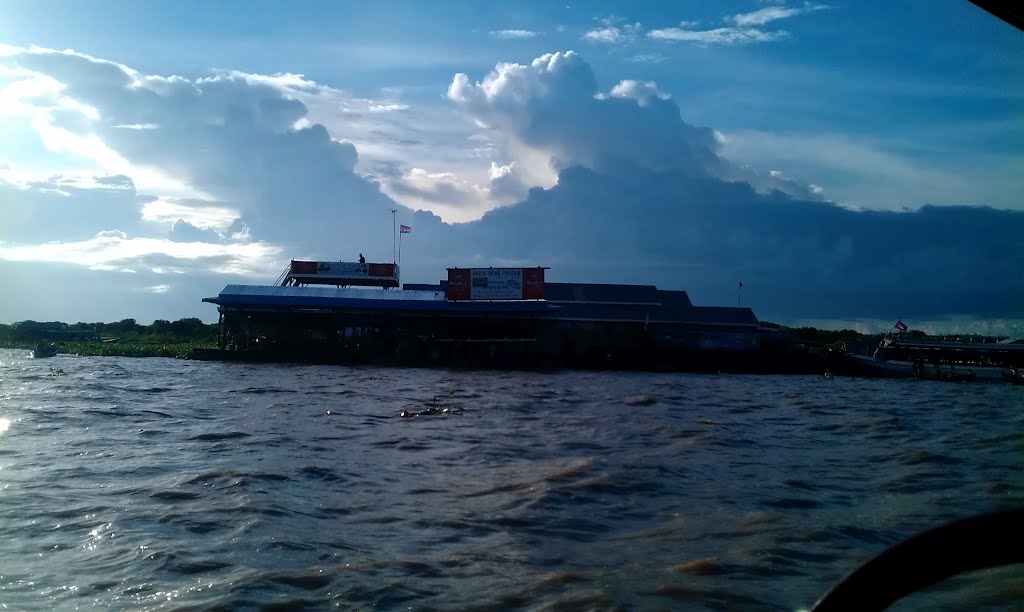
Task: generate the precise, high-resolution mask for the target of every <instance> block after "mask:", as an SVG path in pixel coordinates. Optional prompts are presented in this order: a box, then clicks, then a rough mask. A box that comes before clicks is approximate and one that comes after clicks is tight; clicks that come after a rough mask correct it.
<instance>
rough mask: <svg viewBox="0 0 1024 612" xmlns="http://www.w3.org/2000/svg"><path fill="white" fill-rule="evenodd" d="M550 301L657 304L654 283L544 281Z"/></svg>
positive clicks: (546, 294) (545, 294)
mask: <svg viewBox="0 0 1024 612" xmlns="http://www.w3.org/2000/svg"><path fill="white" fill-rule="evenodd" d="M544 299H546V300H548V301H549V302H590V303H601V304H657V303H659V300H658V288H657V287H655V286H654V285H609V284H601V283H544Z"/></svg>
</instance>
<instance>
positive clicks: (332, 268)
mask: <svg viewBox="0 0 1024 612" xmlns="http://www.w3.org/2000/svg"><path fill="white" fill-rule="evenodd" d="M316 273H317V274H323V275H326V276H337V277H341V278H363V277H365V276H367V270H366V264H361V263H358V262H351V261H320V262H317V267H316Z"/></svg>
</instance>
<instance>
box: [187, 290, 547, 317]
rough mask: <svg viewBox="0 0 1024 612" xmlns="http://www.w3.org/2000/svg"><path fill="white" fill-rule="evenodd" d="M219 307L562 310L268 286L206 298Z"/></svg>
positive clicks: (419, 294)
mask: <svg viewBox="0 0 1024 612" xmlns="http://www.w3.org/2000/svg"><path fill="white" fill-rule="evenodd" d="M203 301H204V302H207V303H210V304H217V305H218V306H229V307H238V308H241V307H248V308H261V309H273V308H288V309H292V308H310V309H324V310H332V309H348V310H378V311H382V310H387V311H406V312H436V313H453V314H454V313H461V314H465V313H475V312H479V313H485V312H487V313H494V312H507V313H528V312H546V311H550V310H555V309H557V308H558V307H557V306H554V305H552V304H549V303H547V302H545V301H530V300H526V301H491V302H448V301H446V300H445V297H444V293H443V292H439V291H406V290H399V289H393V290H389V291H385V290H383V289H378V290H374V289H351V288H349V289H338V288H333V287H274V286H264V285H228V286H226V287H224V289H223V290H222V291H221V292H220V294H219V295H218V296H217V297H210V298H203Z"/></svg>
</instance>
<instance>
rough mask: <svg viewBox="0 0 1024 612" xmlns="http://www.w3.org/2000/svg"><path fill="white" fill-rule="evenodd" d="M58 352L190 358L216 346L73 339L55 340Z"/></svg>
mask: <svg viewBox="0 0 1024 612" xmlns="http://www.w3.org/2000/svg"><path fill="white" fill-rule="evenodd" d="M36 344H37V343H35V342H0V348H5V349H15V350H19V349H20V350H26V351H30V350H32V349H33V348H35V346H36ZM54 344H56V345H57V353H58V354H61V355H78V356H80V357H171V358H174V359H188V356H189V354H190V353H191V352H192V351H193V350H194V349H204V348H205V349H209V348H216V345H213V344H196V343H191V342H163V343H161V342H153V343H149V342H102V341H78V340H76V341H71V342H54Z"/></svg>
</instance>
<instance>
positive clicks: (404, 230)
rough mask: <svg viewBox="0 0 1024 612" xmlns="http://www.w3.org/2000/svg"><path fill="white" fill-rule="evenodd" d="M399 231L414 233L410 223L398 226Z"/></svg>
mask: <svg viewBox="0 0 1024 612" xmlns="http://www.w3.org/2000/svg"><path fill="white" fill-rule="evenodd" d="M398 231H399V233H402V234H411V233H412V228H411V227H409V226H408V225H399V226H398Z"/></svg>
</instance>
